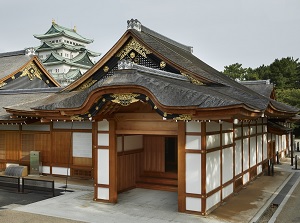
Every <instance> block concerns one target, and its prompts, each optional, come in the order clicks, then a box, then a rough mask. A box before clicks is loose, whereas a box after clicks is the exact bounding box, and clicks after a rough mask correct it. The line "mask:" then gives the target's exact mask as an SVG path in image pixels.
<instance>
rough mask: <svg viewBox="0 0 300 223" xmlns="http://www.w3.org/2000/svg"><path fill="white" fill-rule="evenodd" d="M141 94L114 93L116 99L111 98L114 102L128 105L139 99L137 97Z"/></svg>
mask: <svg viewBox="0 0 300 223" xmlns="http://www.w3.org/2000/svg"><path fill="white" fill-rule="evenodd" d="M138 96H140V95H139V94H132V93H125V94H113V95H111V97H113V98H114V100H111V101H112V102H114V103H117V104H120V105H122V106H128V105H130V104H132V103H134V102H137V101H139V99H137V98H136V97H138Z"/></svg>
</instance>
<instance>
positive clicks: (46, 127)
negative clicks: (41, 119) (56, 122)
mask: <svg viewBox="0 0 300 223" xmlns="http://www.w3.org/2000/svg"><path fill="white" fill-rule="evenodd" d="M22 130H25V131H50V125H22Z"/></svg>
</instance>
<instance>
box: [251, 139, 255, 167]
mask: <svg viewBox="0 0 300 223" xmlns="http://www.w3.org/2000/svg"><path fill="white" fill-rule="evenodd" d="M254 165H256V137H251V138H250V167H253V166H254Z"/></svg>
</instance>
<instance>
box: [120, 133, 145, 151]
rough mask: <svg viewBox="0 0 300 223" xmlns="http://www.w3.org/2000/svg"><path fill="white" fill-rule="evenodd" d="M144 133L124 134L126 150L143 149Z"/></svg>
mask: <svg viewBox="0 0 300 223" xmlns="http://www.w3.org/2000/svg"><path fill="white" fill-rule="evenodd" d="M142 148H143V135H131V136H124V151H129V150H135V149H142Z"/></svg>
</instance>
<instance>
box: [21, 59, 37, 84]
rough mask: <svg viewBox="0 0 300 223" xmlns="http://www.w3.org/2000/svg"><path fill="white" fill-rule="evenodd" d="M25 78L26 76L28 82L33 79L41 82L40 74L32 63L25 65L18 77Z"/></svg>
mask: <svg viewBox="0 0 300 223" xmlns="http://www.w3.org/2000/svg"><path fill="white" fill-rule="evenodd" d="M25 76H27V77H28V78H29V80H31V81H32V80H33V79H35V78H38V79H40V80H42V72H41V71H40V70H39V68H38V67H37V66H36V65H35V64H33V63H31V64H29V65H27V66H26V67H25V68H24V70H23V72H22V74H21V75H20V77H25Z"/></svg>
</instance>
